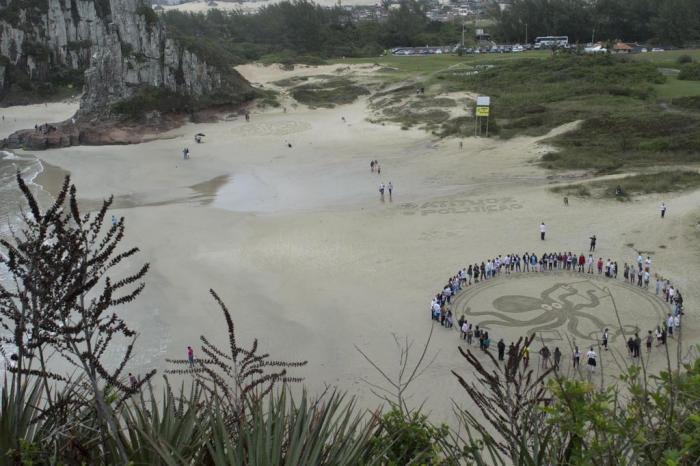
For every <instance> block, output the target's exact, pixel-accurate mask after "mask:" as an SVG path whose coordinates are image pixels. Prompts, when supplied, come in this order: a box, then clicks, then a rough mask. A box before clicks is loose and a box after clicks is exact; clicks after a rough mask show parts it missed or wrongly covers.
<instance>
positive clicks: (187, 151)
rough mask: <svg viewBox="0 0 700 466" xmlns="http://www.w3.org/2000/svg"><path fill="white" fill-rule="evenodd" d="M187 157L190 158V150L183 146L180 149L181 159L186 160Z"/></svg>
mask: <svg viewBox="0 0 700 466" xmlns="http://www.w3.org/2000/svg"><path fill="white" fill-rule="evenodd" d="M189 158H190V150H189V149H188V148H187V147H185V148H184V149H183V150H182V159H183V160H187V159H189Z"/></svg>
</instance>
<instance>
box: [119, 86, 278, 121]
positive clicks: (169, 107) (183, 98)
mask: <svg viewBox="0 0 700 466" xmlns="http://www.w3.org/2000/svg"><path fill="white" fill-rule="evenodd" d="M256 95H258V94H257V91H254V90H252V89H250V90H249V91H246V90H245V88H244V87H239V88H238V91H236V93H232V94H227V93H219V94H211V95H206V96H202V97H199V98H194V97H192V96H190V95H188V94H184V93H180V92H173V91H171V90H169V89H166V88H162V87H154V86H143V87H142V88H140V89H139V90H138V92H136V94H134V95H133V96H132V97H131V98H129V99H125V100H122V101H119V102H117V103H115V104H113V105H112V108H111V111H112V112H113V113H114V114H116V115H119V116H120V117H122V118H124V119H127V120H138V119H140V118H142V117H143V116H144V115H145V114H146V113H148V112H152V111H158V112H161V113H169V112H183V113H191V112H194V111H197V110H201V109H203V108H206V107H211V106H218V105H236V104H240V103H242V102H245V101H246V100H250V99H251V98H253V97H255V96H256ZM265 100H266V102H267V103H268V104H272V100H271V98H270V96H269V95H266V96H265Z"/></svg>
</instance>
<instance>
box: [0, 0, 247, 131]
mask: <svg viewBox="0 0 700 466" xmlns="http://www.w3.org/2000/svg"><path fill="white" fill-rule="evenodd" d="M0 55H2V56H1V57H0V90H2V89H5V90H7V89H8V87H9V86H10V85H13V84H17V82H18V81H21V80H22V79H24V80H28V81H29V82H30V83H31V82H41V81H42V80H47V79H51V78H52V76H54V75H56V73H58V74H61V73H63V74H66V73H70V72H71V71H72V70H73V72H74V73H79V72H81V71H83V70H86V72H85V75H84V79H85V92H84V95H83V99H82V101H81V107H80V111H79V113H78V116H79V117H80V118H87V117H91V116H95V115H98V116H99V115H101V116H104V115H105V114H106V113H109V111H110V106H111V104H113V103H115V102H117V101H120V100H124V99H128V98H130V97H133V96H134V95H136V94H137V93H138V92H139V91H140V90H142V89H143V88H144V87H156V88H160V89H166V90H168V91H172V92H177V93H179V94H185V95H187V96H190V97H192V98H193V99H195V100H196V99H199V98H203V99H206V98H207V97H209V96H217V98H219V99H224V100H226V99H228V100H229V101H242V100H246V98H247V97H250V95H251V90H250V87H249V86H248V84H247V82H246V81H245V80H244V79H243V78H242V77H241V76H240V75H238V74H237V73H236V72H235V71H233V70H231V71H226V72H225V73H226V74H225V76H223V75H222V72H221V71H220V70H217V69H215V68H214V67H212V66H210V65H208V64H206V63H204V62H203V61H202V60H200V59H199V58H198V57H197V56H195V55H194V54H192V53H190V52H189V51H187V50H185V49H184V48H183V47H182V46H181V45H179V44H177V43H176V42H174V41H173V40H171V39H168V38H167V37H166V32H165V28H164V26H163V25H162V24H161V23H160V21H159V20H158V17H157V15H156V14H155V13H154V12H153V10H151V9H150V7H148V6H146V4H144V3H143V0H0ZM57 70H58V71H57ZM25 84H26V83H25ZM221 103H226V102H221Z"/></svg>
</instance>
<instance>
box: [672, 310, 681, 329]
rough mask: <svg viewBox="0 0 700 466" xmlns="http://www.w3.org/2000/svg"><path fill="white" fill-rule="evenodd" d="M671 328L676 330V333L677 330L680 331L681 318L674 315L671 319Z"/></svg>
mask: <svg viewBox="0 0 700 466" xmlns="http://www.w3.org/2000/svg"><path fill="white" fill-rule="evenodd" d="M673 326H674V327H675V328H676V333H678V330H680V327H681V316H680V315H678V314H676V316H675V317H674V318H673Z"/></svg>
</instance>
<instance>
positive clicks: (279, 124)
mask: <svg viewBox="0 0 700 466" xmlns="http://www.w3.org/2000/svg"><path fill="white" fill-rule="evenodd" d="M310 129H311V124H309V123H307V122H305V121H294V120H289V121H275V122H268V123H248V124H245V125H241V126H237V127H235V128H233V134H236V135H239V136H285V135H287V134H293V133H301V132H302V131H308V130H310Z"/></svg>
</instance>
